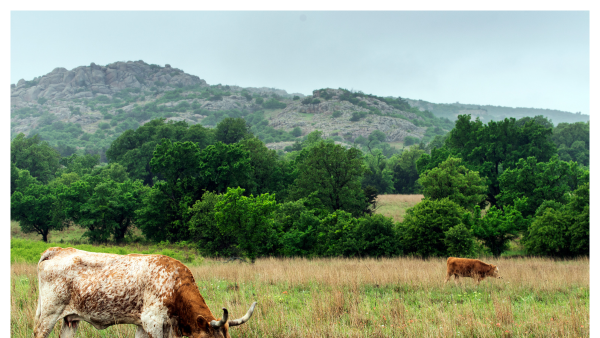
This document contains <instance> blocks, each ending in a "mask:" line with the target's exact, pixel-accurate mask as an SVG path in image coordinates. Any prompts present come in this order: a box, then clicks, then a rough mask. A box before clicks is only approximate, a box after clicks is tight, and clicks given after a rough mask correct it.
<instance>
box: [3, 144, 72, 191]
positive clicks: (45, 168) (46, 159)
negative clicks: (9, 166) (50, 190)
mask: <svg viewBox="0 0 600 338" xmlns="http://www.w3.org/2000/svg"><path fill="white" fill-rule="evenodd" d="M59 160H60V154H59V153H58V151H56V150H55V149H54V148H52V147H51V146H50V145H49V144H48V142H46V141H42V140H41V139H40V137H39V136H38V135H37V134H36V135H34V136H33V137H28V138H27V137H25V135H24V134H23V133H19V134H18V135H17V136H16V137H15V138H14V139H13V140H12V142H11V143H10V161H11V163H14V164H15V166H16V167H17V168H19V169H24V170H27V171H29V174H30V175H31V176H33V177H35V178H37V179H38V180H39V181H40V182H41V183H43V184H46V183H48V182H50V181H51V180H52V179H53V178H54V174H55V173H56V170H57V169H58V168H59V167H60V163H59Z"/></svg>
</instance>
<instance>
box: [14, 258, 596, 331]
mask: <svg viewBox="0 0 600 338" xmlns="http://www.w3.org/2000/svg"><path fill="white" fill-rule="evenodd" d="M487 262H489V263H493V264H496V265H498V266H499V268H500V273H501V275H502V276H503V277H504V279H486V280H484V281H482V282H481V284H480V285H479V286H476V285H475V284H474V282H473V280H472V279H470V278H461V279H460V281H459V285H458V286H455V285H454V282H453V281H450V282H449V283H448V284H447V285H444V278H445V272H446V262H445V260H444V259H430V260H421V259H413V258H394V259H340V258H336V259H314V260H309V259H259V260H257V262H256V263H255V264H246V263H222V262H220V261H215V260H207V261H206V262H205V264H203V265H201V266H195V267H191V270H192V273H193V274H194V277H195V278H196V281H197V283H198V286H199V289H200V292H201V293H202V295H203V296H204V298H205V300H206V301H207V303H208V305H209V307H210V308H211V309H212V310H213V312H214V314H215V315H216V316H217V317H220V316H221V313H220V311H219V309H220V308H221V307H227V308H228V309H229V311H230V315H231V316H234V317H240V316H242V315H243V314H244V313H245V312H246V311H247V309H248V307H249V305H250V304H251V303H252V302H253V301H258V306H257V308H256V311H255V313H254V315H253V317H252V319H251V320H250V321H249V322H248V323H246V324H244V325H242V326H239V327H235V328H232V330H231V333H232V337H586V336H589V260H588V259H587V258H585V259H578V260H572V261H554V260H550V259H502V258H501V259H488V260H487ZM35 276H36V271H35V265H31V264H13V266H12V278H11V279H12V285H11V287H12V289H11V301H12V314H11V319H12V320H11V332H12V334H13V335H12V336H13V337H31V332H32V327H33V319H32V318H33V315H34V314H35V306H36V302H37V287H36V283H37V281H36V277H35ZM81 328H82V329H83V330H81V331H80V333H79V334H78V337H133V336H134V328H133V327H132V326H126V325H121V326H114V327H111V328H109V329H107V330H104V331H96V330H95V329H93V328H92V327H91V326H90V325H88V324H87V323H83V325H82V326H81ZM51 337H58V327H56V328H55V330H54V331H53V333H52V336H51Z"/></svg>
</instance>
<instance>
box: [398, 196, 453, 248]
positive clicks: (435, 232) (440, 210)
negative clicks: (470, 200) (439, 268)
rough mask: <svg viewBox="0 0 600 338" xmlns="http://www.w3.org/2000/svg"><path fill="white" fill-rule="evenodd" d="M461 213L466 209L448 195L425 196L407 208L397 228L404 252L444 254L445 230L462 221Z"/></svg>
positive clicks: (445, 246)
mask: <svg viewBox="0 0 600 338" xmlns="http://www.w3.org/2000/svg"><path fill="white" fill-rule="evenodd" d="M464 214H465V210H464V209H463V208H461V207H460V205H458V204H456V203H455V202H453V201H451V200H450V199H448V198H443V199H439V200H432V199H429V198H425V199H423V200H422V201H421V202H420V203H418V204H417V205H415V206H414V207H412V208H409V209H408V210H407V211H406V216H405V218H404V221H403V222H402V223H401V224H400V229H399V232H400V236H401V241H402V246H403V248H404V253H405V254H407V253H414V254H417V255H419V256H422V257H429V256H445V255H446V254H447V252H448V246H447V244H446V240H445V239H446V232H447V231H448V230H450V229H452V228H454V227H455V226H457V225H460V224H463V217H464Z"/></svg>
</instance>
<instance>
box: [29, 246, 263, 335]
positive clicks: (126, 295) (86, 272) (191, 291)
mask: <svg viewBox="0 0 600 338" xmlns="http://www.w3.org/2000/svg"><path fill="white" fill-rule="evenodd" d="M38 282H39V292H40V294H39V298H38V307H37V311H36V314H35V322H36V323H35V328H34V337H35V338H46V337H47V336H48V335H49V334H50V332H51V331H52V328H53V327H54V324H55V323H56V322H57V321H59V320H61V319H63V323H62V327H61V330H60V338H73V337H75V333H76V332H77V326H78V324H79V321H81V320H83V321H86V322H88V323H90V324H92V325H93V326H94V327H95V328H96V329H98V330H102V329H105V328H107V327H109V326H111V325H115V324H134V325H137V331H136V333H135V337H136V338H147V337H150V338H171V337H181V335H184V336H188V337H192V338H209V337H214V338H217V337H219V338H230V336H229V327H231V326H236V325H240V324H243V323H245V322H246V321H248V319H250V316H252V312H253V311H254V307H255V306H256V302H254V303H253V304H252V306H251V307H250V310H248V312H247V313H246V315H245V316H244V317H242V318H240V319H236V320H229V321H228V313H227V310H226V309H225V308H223V318H221V319H217V318H216V317H215V316H214V315H213V314H212V313H211V311H210V309H209V308H208V306H207V305H206V302H205V301H204V298H202V295H200V292H199V290H198V286H197V285H196V282H195V281H194V276H193V275H192V272H191V271H190V269H188V268H187V267H186V266H185V265H183V264H182V263H181V262H179V261H178V260H176V259H173V258H170V257H167V256H162V255H138V254H130V255H126V256H123V255H114V254H104V253H94V252H86V251H82V250H77V249H73V248H66V249H63V248H50V249H48V250H46V251H44V253H43V254H42V257H41V258H40V261H39V263H38Z"/></svg>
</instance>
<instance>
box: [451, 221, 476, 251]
mask: <svg viewBox="0 0 600 338" xmlns="http://www.w3.org/2000/svg"><path fill="white" fill-rule="evenodd" d="M444 242H445V243H446V246H447V247H448V255H449V256H454V257H469V256H472V255H473V253H474V248H475V241H474V240H473V233H472V232H471V230H469V229H467V227H466V226H465V225H464V224H462V223H461V224H458V225H456V226H454V227H452V228H450V229H449V230H448V231H446V238H445V239H444Z"/></svg>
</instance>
